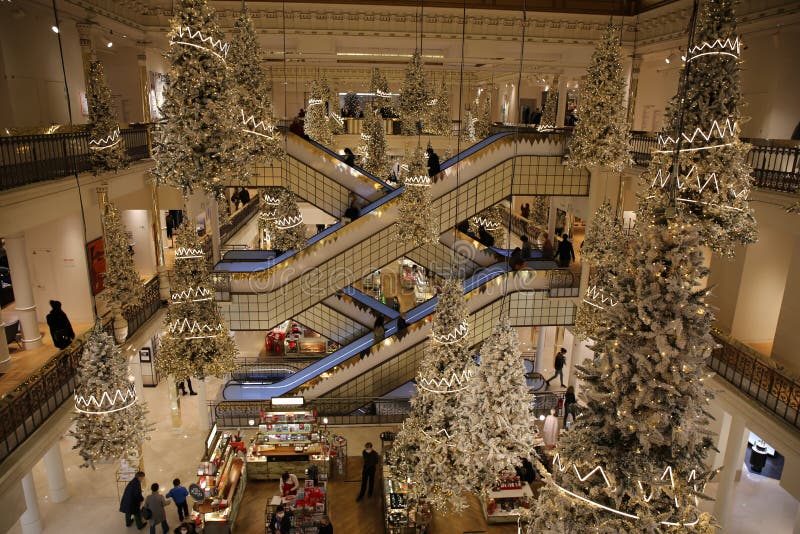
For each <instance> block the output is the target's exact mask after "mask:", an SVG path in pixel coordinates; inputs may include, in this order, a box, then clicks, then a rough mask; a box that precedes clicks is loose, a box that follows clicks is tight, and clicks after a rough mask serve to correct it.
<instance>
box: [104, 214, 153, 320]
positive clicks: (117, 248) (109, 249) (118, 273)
mask: <svg viewBox="0 0 800 534" xmlns="http://www.w3.org/2000/svg"><path fill="white" fill-rule="evenodd" d="M103 243H104V249H105V255H106V272H105V275H104V276H103V283H104V285H105V291H104V293H103V295H104V297H105V299H106V300H107V301H108V302H109V304H110V307H111V309H112V310H114V321H115V322H117V324H118V326H120V325H121V323H122V322H124V318H123V317H122V312H123V311H124V310H128V309H130V308H134V307H136V306H138V305H140V304H141V301H142V297H143V296H144V285H143V284H142V279H141V277H140V276H139V273H138V272H137V271H136V267H135V265H134V264H133V254H132V253H131V248H130V245H129V242H128V234H127V231H126V230H125V225H124V224H123V223H122V219H121V218H120V216H119V211H118V210H117V208H116V206H114V204H111V203H109V204H107V205H106V209H105V213H104V214H103Z"/></svg>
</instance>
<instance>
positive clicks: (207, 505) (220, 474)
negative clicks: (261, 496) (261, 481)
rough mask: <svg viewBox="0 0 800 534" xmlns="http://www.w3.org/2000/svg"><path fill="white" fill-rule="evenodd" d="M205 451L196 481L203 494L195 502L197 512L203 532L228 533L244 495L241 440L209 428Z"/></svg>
mask: <svg viewBox="0 0 800 534" xmlns="http://www.w3.org/2000/svg"><path fill="white" fill-rule="evenodd" d="M208 439H209V443H210V444H211V445H210V446H209V448H208V453H207V455H206V456H205V457H204V458H203V461H202V463H201V464H200V466H199V467H198V469H197V474H198V477H199V479H198V481H197V485H198V486H199V487H200V489H202V493H203V496H202V497H203V498H202V500H199V501H197V502H195V503H194V506H193V510H194V511H195V512H197V513H199V514H200V517H201V519H202V522H203V525H204V530H203V532H204V534H228V533H229V532H230V531H231V527H232V526H233V523H234V522H235V521H236V515H237V513H238V511H239V505H240V504H241V501H242V496H243V495H244V491H245V487H246V484H247V467H246V464H245V460H244V458H243V452H241V448H240V447H239V445H240V442H238V441H234V440H233V439H232V436H231V435H230V434H228V433H217V432H215V431H212V432H211V434H210V435H209V438H208Z"/></svg>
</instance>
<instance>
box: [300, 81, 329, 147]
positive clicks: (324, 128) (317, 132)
mask: <svg viewBox="0 0 800 534" xmlns="http://www.w3.org/2000/svg"><path fill="white" fill-rule="evenodd" d="M331 98H332V97H331V88H330V86H329V85H328V79H327V78H326V77H325V74H322V75H321V76H320V77H319V78H316V79H314V80H313V81H312V82H311V92H310V95H309V97H308V104H307V105H306V118H305V125H304V129H305V133H306V135H308V136H309V137H310V138H311V139H313V140H314V141H316V142H317V143H319V144H321V145H325V146H328V147H330V146H333V132H334V124H333V119H331V118H330V116H329V113H330V109H329V108H330V105H331V104H330V103H331Z"/></svg>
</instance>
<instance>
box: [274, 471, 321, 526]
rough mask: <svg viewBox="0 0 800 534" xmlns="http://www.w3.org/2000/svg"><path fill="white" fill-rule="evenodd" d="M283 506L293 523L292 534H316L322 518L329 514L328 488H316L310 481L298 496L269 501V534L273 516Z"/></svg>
mask: <svg viewBox="0 0 800 534" xmlns="http://www.w3.org/2000/svg"><path fill="white" fill-rule="evenodd" d="M281 505H282V506H283V507H284V509H285V510H286V511H287V512H288V515H289V518H290V521H291V525H292V528H291V529H290V531H289V533H290V534H316V533H317V531H318V529H319V527H320V523H321V521H322V517H323V516H325V515H326V514H327V513H328V494H327V486H325V485H324V484H322V485H319V486H314V485H313V483H312V482H311V481H310V480H307V481H306V483H305V486H304V487H303V488H300V491H298V492H297V495H296V496H287V497H281V496H279V495H275V496H273V497H272V499H270V500H269V501H267V506H266V510H265V511H264V523H265V528H266V532H267V534H271V530H270V528H269V526H270V523H271V521H272V516H273V515H275V512H276V511H277V509H278V506H281Z"/></svg>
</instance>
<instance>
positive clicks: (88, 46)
mask: <svg viewBox="0 0 800 534" xmlns="http://www.w3.org/2000/svg"><path fill="white" fill-rule="evenodd" d="M75 26H76V27H77V28H78V42H79V43H80V46H81V60H82V63H83V82H84V84H85V87H86V88H87V89H88V87H89V65H90V64H91V62H92V61H94V60H95V53H94V44H93V43H92V28H93V27H94V24H91V23H81V22H79V23H78V24H76V25H75Z"/></svg>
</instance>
